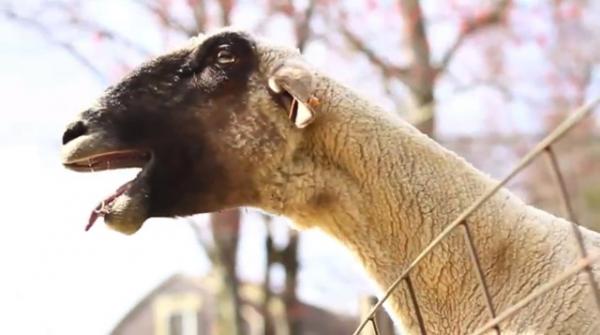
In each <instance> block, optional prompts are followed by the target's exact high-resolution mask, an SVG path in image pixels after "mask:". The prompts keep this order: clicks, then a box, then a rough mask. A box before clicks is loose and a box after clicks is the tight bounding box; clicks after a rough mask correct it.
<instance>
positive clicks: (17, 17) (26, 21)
mask: <svg viewBox="0 0 600 335" xmlns="http://www.w3.org/2000/svg"><path fill="white" fill-rule="evenodd" d="M1 13H2V14H4V15H5V16H6V17H7V18H8V19H9V20H13V21H16V22H19V23H21V24H23V25H25V26H27V27H29V28H32V29H34V30H35V31H37V32H38V33H40V34H41V35H42V36H43V37H44V38H45V39H46V40H47V41H49V42H50V43H51V44H54V45H56V46H58V47H60V48H61V49H62V50H64V51H65V52H67V53H68V54H69V55H70V56H71V57H72V58H73V59H75V60H76V61H77V62H78V63H79V64H81V65H83V66H84V67H85V68H86V69H87V70H88V71H90V72H91V73H92V74H93V75H94V76H95V77H96V78H97V79H98V80H100V81H101V82H102V83H103V84H105V83H107V82H108V79H107V78H106V76H105V75H104V74H103V73H102V71H100V70H99V69H98V68H97V67H96V66H95V65H94V64H92V62H90V61H89V60H88V58H87V57H86V56H84V55H83V54H82V53H81V52H79V50H77V48H76V47H75V46H74V45H73V44H71V43H69V42H65V41H62V40H59V39H57V38H56V37H55V36H54V35H52V33H51V32H50V31H49V30H48V29H47V28H46V27H45V26H44V25H42V24H41V23H40V22H38V21H36V20H35V19H32V18H29V17H26V16H23V15H21V14H19V13H17V12H15V11H13V10H12V9H10V8H3V9H2V12H1Z"/></svg>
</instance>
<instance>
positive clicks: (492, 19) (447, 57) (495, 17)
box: [435, 0, 511, 75]
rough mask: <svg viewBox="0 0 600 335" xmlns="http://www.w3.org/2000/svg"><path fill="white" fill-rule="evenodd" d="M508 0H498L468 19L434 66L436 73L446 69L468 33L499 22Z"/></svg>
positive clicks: (509, 0)
mask: <svg viewBox="0 0 600 335" xmlns="http://www.w3.org/2000/svg"><path fill="white" fill-rule="evenodd" d="M510 2H511V0H500V1H499V2H498V4H497V5H496V7H495V8H494V9H492V10H491V11H489V12H488V13H486V14H484V15H482V16H477V17H473V18H470V19H468V20H467V22H465V24H464V28H463V29H462V31H461V32H460V34H459V35H458V37H457V38H456V40H455V41H454V43H453V44H452V46H450V48H449V49H448V51H446V53H445V54H444V56H443V57H442V60H441V61H440V63H439V65H438V66H437V67H436V70H435V72H436V75H438V74H440V73H441V72H443V71H445V70H446V68H447V67H448V64H450V61H451V60H452V58H453V57H454V55H455V54H456V51H457V50H458V49H460V47H461V46H462V44H463V43H464V42H465V40H466V39H467V38H468V37H469V36H470V35H472V34H474V33H476V32H478V31H480V30H482V29H484V28H487V27H490V26H492V25H494V24H496V23H498V22H500V21H501V19H502V17H503V16H504V14H505V12H506V9H507V8H508V5H509V4H510Z"/></svg>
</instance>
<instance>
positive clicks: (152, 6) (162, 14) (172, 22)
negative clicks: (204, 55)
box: [136, 0, 198, 37]
mask: <svg viewBox="0 0 600 335" xmlns="http://www.w3.org/2000/svg"><path fill="white" fill-rule="evenodd" d="M136 2H137V3H138V4H139V5H140V6H142V7H144V8H145V9H146V10H148V11H149V12H150V13H152V14H154V15H155V16H156V17H157V18H158V19H159V20H160V21H161V22H162V23H163V24H164V25H166V26H168V27H169V28H171V29H173V30H175V31H177V32H180V33H182V34H184V35H186V36H189V37H191V36H195V35H196V34H197V33H198V31H196V29H194V28H190V27H186V26H184V25H183V24H181V23H180V22H178V21H177V20H176V19H174V18H173V17H171V16H170V15H169V13H167V12H166V11H164V10H162V9H161V8H160V6H159V5H158V4H156V3H149V2H147V1H144V0H136Z"/></svg>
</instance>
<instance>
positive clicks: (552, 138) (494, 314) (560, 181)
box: [353, 97, 600, 335]
mask: <svg viewBox="0 0 600 335" xmlns="http://www.w3.org/2000/svg"><path fill="white" fill-rule="evenodd" d="M599 104H600V97H598V98H596V99H594V100H593V101H592V102H590V103H588V104H586V105H584V106H582V107H580V108H578V109H576V110H575V111H573V112H572V113H571V115H570V116H569V117H567V119H565V120H564V121H563V122H562V123H561V124H560V125H559V126H558V127H556V129H554V130H553V131H552V132H551V133H550V134H549V135H548V136H546V137H545V138H544V139H542V140H541V141H540V142H538V143H537V144H536V145H535V146H534V147H533V149H531V151H529V152H528V153H527V154H526V155H525V156H523V157H522V158H521V160H520V161H519V163H518V164H517V165H516V166H515V167H514V168H513V169H512V170H511V171H510V172H509V173H508V174H507V175H506V177H504V178H503V179H502V180H500V181H499V182H498V183H497V184H496V185H495V186H494V187H493V188H491V189H490V190H489V191H487V192H485V193H484V194H482V195H481V196H480V197H479V198H478V199H477V200H476V201H475V202H474V203H473V204H472V205H471V206H470V207H468V208H467V209H465V210H464V211H463V212H462V213H461V214H460V215H459V216H458V217H457V218H456V219H455V220H454V221H452V223H450V224H449V225H448V226H447V227H446V228H445V229H444V230H443V231H442V232H441V233H440V234H439V235H438V236H437V237H436V238H434V239H433V240H432V241H431V243H429V245H427V247H425V248H424V249H423V250H422V251H421V253H420V254H419V255H418V256H417V257H415V259H414V260H413V261H412V262H411V263H410V264H409V265H408V266H407V267H406V268H405V269H404V270H403V271H402V273H401V275H400V276H399V277H398V278H397V279H396V280H395V281H394V282H393V283H392V284H391V285H390V286H389V288H388V289H387V290H386V291H385V293H384V294H383V297H382V298H381V299H379V301H378V302H377V303H376V304H375V305H374V306H373V308H372V309H371V310H370V312H369V313H368V314H367V315H366V317H365V318H364V319H363V321H362V322H361V323H360V325H359V326H358V327H357V328H356V330H355V331H354V334H353V335H359V334H361V332H362V331H363V329H365V327H366V326H367V325H368V324H371V326H372V329H373V332H374V333H375V334H377V335H380V332H379V328H378V326H377V321H376V318H375V313H376V312H377V310H378V309H379V308H381V306H382V305H383V303H384V302H385V301H386V300H387V299H388V298H389V297H390V295H391V294H392V292H393V291H394V290H395V289H396V288H398V286H400V284H401V283H404V284H405V286H406V288H407V290H408V293H409V295H408V296H409V298H410V300H411V303H412V306H413V309H414V312H415V315H416V317H417V322H418V325H419V329H420V332H421V334H427V327H426V325H425V323H424V322H423V316H422V314H421V311H420V308H419V304H418V302H417V298H416V294H415V290H414V288H413V285H412V283H411V280H410V273H411V271H412V270H413V269H414V268H415V267H416V266H417V265H418V264H419V263H420V262H421V261H422V260H423V259H424V258H425V256H427V255H428V254H429V253H430V252H431V251H432V250H433V249H435V247H436V246H438V245H439V244H440V242H441V241H442V240H444V238H446V237H447V236H449V235H450V233H451V232H453V231H454V230H455V229H456V228H459V227H460V228H462V231H463V234H464V238H465V243H466V245H467V249H468V251H469V256H470V259H471V263H472V265H473V270H474V272H475V276H476V277H477V280H478V282H479V288H480V290H481V296H482V297H483V298H484V299H485V302H486V307H487V311H488V314H489V317H490V320H489V321H488V322H487V323H485V324H484V325H483V326H481V327H480V328H478V329H477V330H475V331H474V332H473V333H472V335H480V334H483V333H485V332H488V331H490V330H495V331H496V333H497V334H501V329H500V326H499V324H500V322H502V321H504V320H506V319H508V318H509V317H511V316H512V315H514V314H516V313H517V312H519V311H520V310H521V309H523V308H524V307H525V306H527V304H529V303H530V302H532V301H533V300H535V299H537V298H539V297H540V296H542V295H543V294H544V293H546V292H548V291H550V290H551V289H553V288H555V287H557V286H558V285H560V284H561V283H562V282H563V281H564V280H566V279H568V278H570V277H571V276H575V275H576V274H578V273H579V272H580V271H585V272H586V273H587V279H588V281H589V283H590V289H591V290H592V294H593V296H594V297H595V299H596V307H597V308H598V311H599V312H600V291H599V288H598V283H597V282H596V280H595V279H594V276H593V273H592V268H591V264H593V263H594V262H596V261H598V260H600V249H598V248H594V250H587V249H586V248H585V246H584V244H583V237H582V234H581V231H580V228H579V225H578V224H577V218H576V217H575V215H574V213H573V208H572V206H571V202H570V200H569V195H568V193H567V189H566V185H565V181H564V178H563V175H562V173H561V171H560V168H559V165H558V159H557V156H556V153H555V151H554V150H553V148H552V145H553V144H555V143H556V142H557V141H558V140H559V139H560V138H562V137H563V136H564V135H565V134H566V133H568V132H569V131H570V130H571V129H573V128H574V127H575V126H576V125H577V124H579V123H580V122H581V121H582V120H584V119H585V118H586V117H587V116H588V115H590V114H591V113H592V111H593V110H594V108H595V107H597V106H598V105H599ZM542 154H545V155H546V156H547V158H548V162H549V167H550V170H551V171H552V175H553V177H554V179H555V182H556V184H557V189H558V191H559V193H560V198H561V203H562V207H563V211H564V215H565V217H566V218H567V219H568V220H569V221H570V222H571V227H572V231H573V236H574V239H575V242H576V243H577V246H578V251H579V257H580V258H579V261H578V262H577V263H576V264H574V265H573V266H572V267H570V268H568V269H567V270H566V271H565V272H563V273H562V274H561V275H558V276H557V277H555V278H553V279H552V280H550V281H548V282H546V283H544V284H543V285H540V286H539V287H538V288H537V289H536V290H534V291H533V292H532V293H531V294H529V295H528V296H526V297H525V298H523V299H521V300H520V301H518V302H516V303H515V304H513V305H512V306H510V307H508V308H506V309H505V310H504V311H501V312H500V313H498V311H496V309H495V308H494V303H493V301H492V297H491V295H490V292H489V289H488V285H487V283H486V280H485V276H484V273H483V271H482V267H481V262H480V258H479V255H478V253H477V248H476V246H475V244H474V242H473V236H472V232H471V231H470V228H469V225H468V224H467V221H466V219H467V218H468V217H469V216H470V215H471V214H472V213H473V212H474V211H475V210H477V209H478V208H479V207H480V206H481V205H482V204H484V203H485V202H486V201H487V200H488V199H489V198H490V197H492V196H493V195H494V194H495V193H496V192H497V191H498V190H500V189H501V188H502V187H503V186H504V185H506V183H508V182H509V181H510V180H512V178H513V177H515V176H516V175H517V174H518V173H519V172H521V171H522V170H523V169H524V168H525V167H527V166H528V165H529V164H530V163H531V162H532V161H533V160H534V159H535V158H537V157H538V156H540V155H542ZM599 317H600V314H599Z"/></svg>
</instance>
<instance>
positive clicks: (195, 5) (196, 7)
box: [187, 0, 206, 32]
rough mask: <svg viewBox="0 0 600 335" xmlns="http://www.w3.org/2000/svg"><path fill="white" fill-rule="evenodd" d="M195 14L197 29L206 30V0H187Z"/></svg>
mask: <svg viewBox="0 0 600 335" xmlns="http://www.w3.org/2000/svg"><path fill="white" fill-rule="evenodd" d="M187 3H188V4H189V6H190V9H191V10H192V13H193V15H194V21H195V22H196V30H197V31H198V32H202V31H206V7H205V3H204V0H195V1H193V2H192V1H188V2H187Z"/></svg>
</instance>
